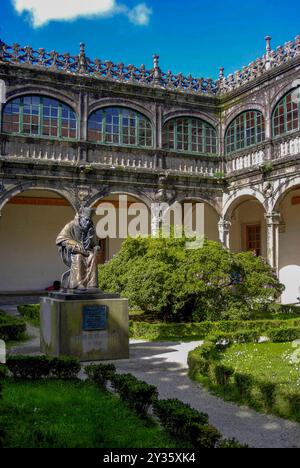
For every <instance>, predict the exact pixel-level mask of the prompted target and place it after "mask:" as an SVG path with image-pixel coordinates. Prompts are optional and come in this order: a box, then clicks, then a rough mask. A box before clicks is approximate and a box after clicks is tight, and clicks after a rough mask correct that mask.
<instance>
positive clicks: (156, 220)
mask: <svg viewBox="0 0 300 468" xmlns="http://www.w3.org/2000/svg"><path fill="white" fill-rule="evenodd" d="M168 209H169V205H168V203H166V202H158V203H152V205H151V235H152V237H158V236H159V231H160V229H161V227H162V222H163V218H164V214H165V213H166V212H167V211H168Z"/></svg>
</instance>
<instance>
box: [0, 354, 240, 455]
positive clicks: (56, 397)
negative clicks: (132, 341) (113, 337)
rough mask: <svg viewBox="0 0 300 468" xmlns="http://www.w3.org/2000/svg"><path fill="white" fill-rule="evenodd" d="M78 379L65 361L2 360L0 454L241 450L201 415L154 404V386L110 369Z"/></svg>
mask: <svg viewBox="0 0 300 468" xmlns="http://www.w3.org/2000/svg"><path fill="white" fill-rule="evenodd" d="M81 372H82V371H81V365H80V363H79V361H77V360H76V359H71V358H47V357H45V356H38V357H28V356H14V357H10V358H8V361H7V365H5V366H4V365H1V366H0V447H5V448H30V447H32V448H47V447H48V448H80V447H82V448H152V449H153V448H174V449H176V448H179V449H180V448H181V449H182V448H240V447H242V446H241V445H240V444H239V443H238V442H237V441H236V440H226V439H224V438H223V437H222V435H221V434H220V432H219V431H218V430H217V429H215V428H214V427H213V426H211V425H210V424H209V418H208V416H207V415H206V414H204V413H201V412H198V411H197V410H195V409H193V408H191V407H190V406H189V405H187V404H184V403H182V402H181V401H179V400H176V399H170V400H162V399H159V393H158V391H157V388H156V387H155V386H153V385H149V384H147V383H146V382H143V381H140V380H138V379H137V378H135V377H134V376H133V375H131V374H117V373H116V369H115V366H114V365H112V364H107V365H104V364H101V365H89V366H87V367H86V368H85V376H86V379H85V378H82V376H80V373H81ZM109 386H110V387H109ZM150 410H152V411H151V412H150Z"/></svg>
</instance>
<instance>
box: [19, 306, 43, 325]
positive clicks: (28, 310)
mask: <svg viewBox="0 0 300 468" xmlns="http://www.w3.org/2000/svg"><path fill="white" fill-rule="evenodd" d="M18 312H19V314H20V315H21V316H22V317H23V318H24V319H25V320H27V321H28V322H30V323H31V324H32V325H35V326H38V325H39V324H40V305H39V304H26V305H19V306H18Z"/></svg>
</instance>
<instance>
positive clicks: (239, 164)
mask: <svg viewBox="0 0 300 468" xmlns="http://www.w3.org/2000/svg"><path fill="white" fill-rule="evenodd" d="M266 159H267V157H266V149H265V148H264V147H260V148H255V149H253V148H252V149H251V148H248V149H246V150H243V151H241V152H239V153H235V154H234V155H232V156H228V157H227V162H226V172H227V173H228V174H230V173H232V172H236V171H242V170H244V169H250V168H251V169H252V168H255V167H259V166H261V165H262V164H263V163H264V162H265V161H266Z"/></svg>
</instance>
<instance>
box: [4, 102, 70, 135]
mask: <svg viewBox="0 0 300 468" xmlns="http://www.w3.org/2000/svg"><path fill="white" fill-rule="evenodd" d="M1 131H2V132H3V133H8V134H13V135H24V136H34V137H44V138H51V139H63V140H75V139H76V138H77V116H76V113H75V112H74V110H73V109H72V108H71V107H70V106H69V105H67V104H65V103H63V102H61V101H58V100H57V99H53V98H51V97H47V96H40V95H35V94H33V95H25V96H21V97H18V98H15V99H11V100H10V101H8V102H7V104H6V105H5V106H4V108H3V111H2V122H1Z"/></svg>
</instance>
